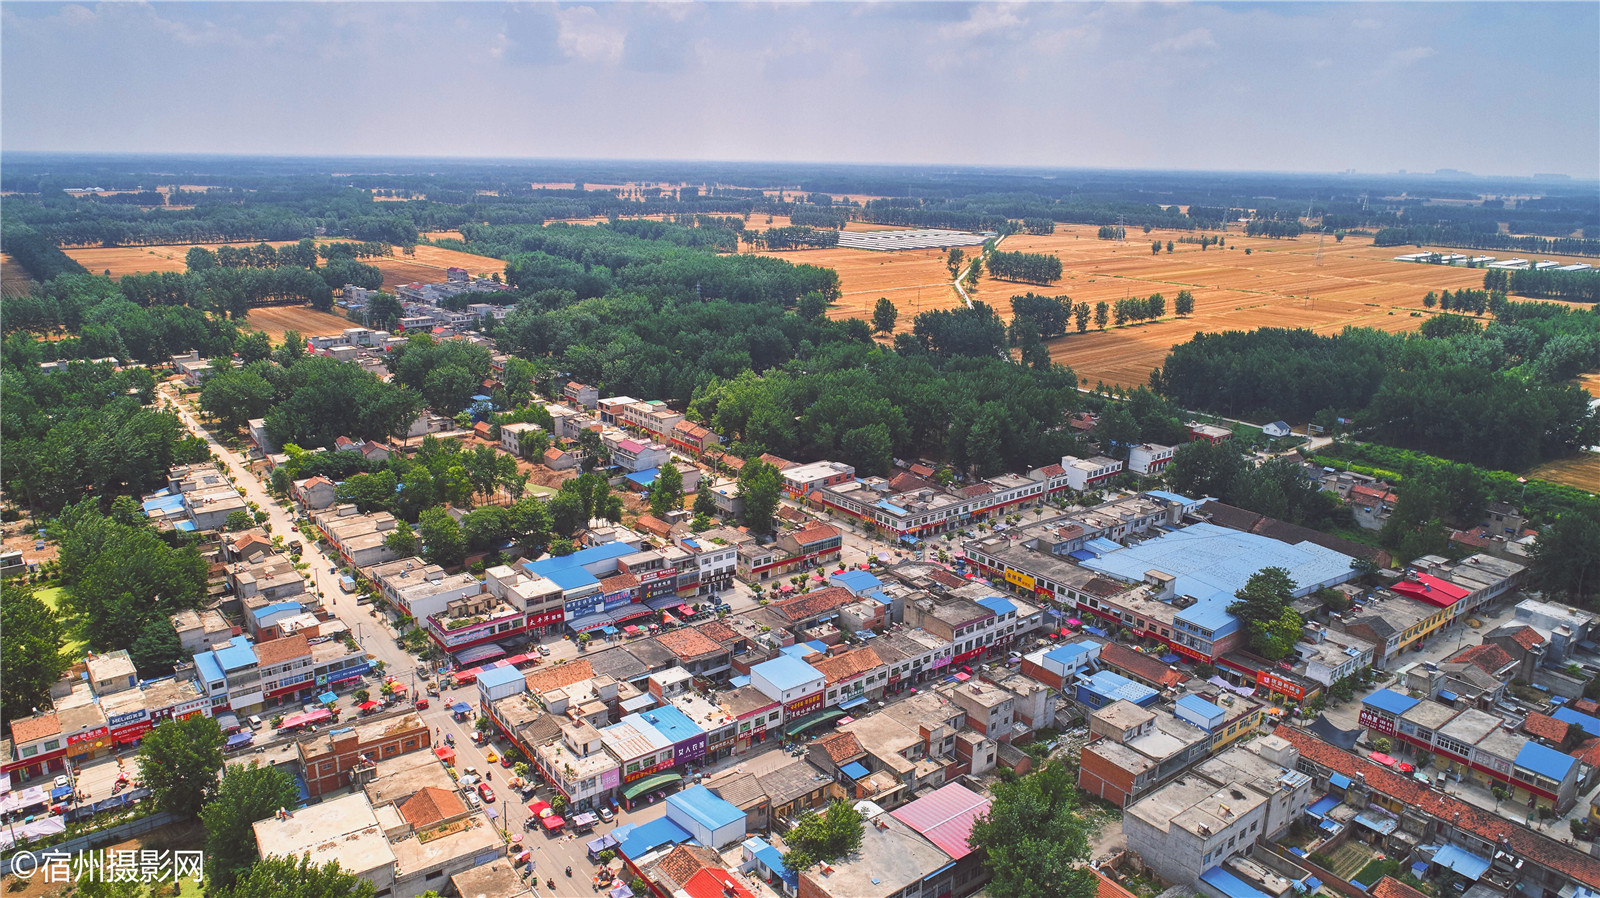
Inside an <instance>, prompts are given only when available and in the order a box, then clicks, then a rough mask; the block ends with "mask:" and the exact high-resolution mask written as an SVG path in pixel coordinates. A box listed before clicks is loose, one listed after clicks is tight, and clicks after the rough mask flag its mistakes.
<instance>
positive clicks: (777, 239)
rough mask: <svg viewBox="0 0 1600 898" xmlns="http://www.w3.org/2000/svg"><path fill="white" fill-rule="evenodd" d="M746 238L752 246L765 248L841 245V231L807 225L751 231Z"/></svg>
mask: <svg viewBox="0 0 1600 898" xmlns="http://www.w3.org/2000/svg"><path fill="white" fill-rule="evenodd" d="M791 220H792V219H791ZM745 240H747V241H748V242H749V243H750V245H752V246H755V247H758V248H765V249H826V248H828V247H830V246H838V245H839V232H838V231H836V230H819V229H817V228H813V227H810V226H807V225H791V226H789V227H786V228H768V229H767V230H765V231H759V232H749V233H747V234H746V236H745Z"/></svg>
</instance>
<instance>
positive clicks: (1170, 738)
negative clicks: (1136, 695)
mask: <svg viewBox="0 0 1600 898" xmlns="http://www.w3.org/2000/svg"><path fill="white" fill-rule="evenodd" d="M1178 710H1180V711H1182V710H1183V709H1181V708H1180V709H1178ZM1089 738H1090V742H1089V744H1088V745H1085V746H1084V747H1083V750H1082V756H1081V758H1080V760H1079V765H1078V785H1079V787H1081V788H1082V789H1084V791H1086V792H1088V793H1089V794H1091V795H1095V796H1098V797H1099V798H1103V799H1105V800H1106V801H1109V802H1111V803H1112V804H1114V805H1116V806H1117V807H1119V808H1120V807H1126V806H1127V805H1128V803H1129V802H1130V801H1134V800H1136V799H1138V798H1139V797H1141V796H1143V795H1144V794H1145V793H1146V792H1149V791H1150V790H1151V789H1153V788H1156V787H1157V786H1159V785H1161V784H1162V783H1164V782H1166V781H1167V780H1169V779H1171V778H1172V777H1174V776H1176V775H1177V774H1179V773H1181V772H1182V771H1184V770H1186V769H1188V767H1189V766H1190V765H1191V764H1193V763H1194V762H1195V761H1198V760H1199V759H1200V758H1203V757H1205V755H1206V753H1207V751H1208V750H1209V746H1210V744H1211V739H1210V736H1209V734H1208V733H1207V731H1206V730H1205V729H1203V728H1201V727H1199V726H1197V725H1195V724H1194V723H1193V722H1191V721H1189V720H1188V719H1187V718H1186V717H1180V716H1179V715H1178V714H1174V713H1171V712H1168V711H1165V710H1163V709H1160V708H1141V707H1139V706H1138V705H1135V704H1134V703H1132V702H1129V701H1117V702H1112V703H1111V704H1109V705H1107V706H1105V707H1103V708H1101V709H1100V710H1098V711H1096V712H1094V713H1093V714H1092V715H1090V717H1089Z"/></svg>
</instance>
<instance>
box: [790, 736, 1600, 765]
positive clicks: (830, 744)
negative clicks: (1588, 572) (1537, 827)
mask: <svg viewBox="0 0 1600 898" xmlns="http://www.w3.org/2000/svg"><path fill="white" fill-rule="evenodd" d="M1597 741H1600V740H1597ZM812 744H813V745H816V746H817V747H819V748H821V749H822V750H823V751H825V752H827V753H828V759H829V760H831V761H833V763H834V764H848V763H850V760H851V759H852V758H859V757H861V756H862V755H864V754H866V753H867V750H866V749H864V748H862V747H861V740H859V739H857V738H856V734H855V733H851V732H848V731H836V732H833V733H830V734H828V735H826V736H823V737H822V738H821V739H818V740H817V741H816V742H814V743H812Z"/></svg>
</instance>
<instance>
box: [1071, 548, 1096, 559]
mask: <svg viewBox="0 0 1600 898" xmlns="http://www.w3.org/2000/svg"><path fill="white" fill-rule="evenodd" d="M1067 557H1068V558H1071V559H1072V560H1073V561H1088V560H1089V559H1091V558H1093V557H1095V554H1094V553H1093V552H1091V551H1089V550H1088V549H1079V550H1077V551H1076V552H1068V553H1067Z"/></svg>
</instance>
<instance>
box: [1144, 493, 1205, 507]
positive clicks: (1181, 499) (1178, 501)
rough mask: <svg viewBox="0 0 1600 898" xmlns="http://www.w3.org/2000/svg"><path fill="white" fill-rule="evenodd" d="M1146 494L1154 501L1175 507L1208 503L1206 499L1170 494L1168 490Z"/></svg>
mask: <svg viewBox="0 0 1600 898" xmlns="http://www.w3.org/2000/svg"><path fill="white" fill-rule="evenodd" d="M1144 494H1145V495H1146V496H1149V497H1151V498H1152V499H1160V500H1162V501H1163V502H1171V503H1172V504H1174V505H1182V506H1184V507H1188V506H1190V505H1199V504H1201V503H1203V502H1205V501H1206V500H1204V499H1191V498H1189V497H1188V496H1183V495H1179V494H1178V493H1169V492H1167V491H1166V490H1145V491H1144Z"/></svg>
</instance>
